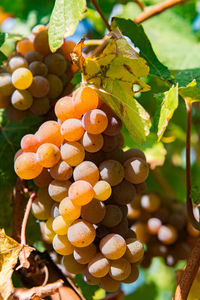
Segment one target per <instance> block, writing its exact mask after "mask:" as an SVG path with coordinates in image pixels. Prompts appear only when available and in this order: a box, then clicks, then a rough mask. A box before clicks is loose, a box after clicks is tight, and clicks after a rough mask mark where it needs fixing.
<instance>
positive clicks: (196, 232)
mask: <svg viewBox="0 0 200 300" xmlns="http://www.w3.org/2000/svg"><path fill="white" fill-rule="evenodd" d="M187 232H188V233H189V235H191V236H193V237H197V236H199V230H197V229H195V228H194V227H193V226H192V224H191V223H189V222H188V223H187Z"/></svg>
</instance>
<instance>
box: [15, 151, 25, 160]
mask: <svg viewBox="0 0 200 300" xmlns="http://www.w3.org/2000/svg"><path fill="white" fill-rule="evenodd" d="M22 153H23V150H22V149H19V150H18V151H17V152H16V153H15V156H14V162H15V161H16V159H17V158H18V157H19V156H20V155H21V154H22Z"/></svg>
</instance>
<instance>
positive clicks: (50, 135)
mask: <svg viewBox="0 0 200 300" xmlns="http://www.w3.org/2000/svg"><path fill="white" fill-rule="evenodd" d="M55 114H56V116H57V118H58V122H56V121H47V122H45V123H43V124H42V125H41V126H40V128H39V129H38V131H37V132H36V133H35V134H34V135H30V134H29V135H26V136H24V137H23V138H22V140H21V149H20V150H19V151H18V152H17V154H16V157H15V171H16V173H17V175H18V176H19V177H21V178H23V179H34V183H35V185H36V186H38V187H39V189H38V195H37V198H36V200H35V201H34V202H33V205H32V212H33V214H34V216H35V217H36V218H37V219H39V220H42V221H46V223H45V226H44V229H43V237H44V239H45V241H47V242H49V243H52V244H53V248H54V250H55V251H56V252H57V253H58V254H60V255H63V260H62V263H63V265H64V266H65V269H66V270H67V271H68V272H69V273H72V274H77V273H82V274H83V278H84V280H85V281H86V282H88V283H89V284H98V285H99V286H100V287H102V288H104V289H105V290H107V291H110V292H112V291H115V290H117V289H118V288H119V286H120V282H121V281H122V282H125V283H131V282H133V281H135V280H136V279H137V277H138V268H137V264H138V263H140V261H141V260H142V258H143V254H144V248H143V244H142V243H141V242H140V241H139V240H137V239H136V235H135V233H134V232H133V231H132V230H131V229H130V228H129V226H128V220H127V204H128V203H130V202H131V201H132V200H133V199H134V198H135V197H136V195H137V194H138V193H140V192H144V190H145V180H146V178H147V176H148V172H149V169H148V164H147V163H146V159H145V156H144V153H143V152H142V151H140V150H138V149H130V150H128V151H126V152H124V151H123V150H122V147H123V136H122V134H121V133H120V131H121V127H122V124H121V121H120V119H119V118H118V117H117V116H116V115H115V114H114V113H113V111H112V110H111V109H110V108H109V107H108V106H107V105H106V104H105V103H103V102H102V101H101V99H100V98H99V97H98V95H97V93H96V92H95V90H94V89H92V88H91V87H88V86H84V85H82V86H81V87H80V88H79V89H78V90H76V91H75V92H74V94H73V97H69V96H65V97H63V98H61V99H59V100H58V102H57V103H56V105H55Z"/></svg>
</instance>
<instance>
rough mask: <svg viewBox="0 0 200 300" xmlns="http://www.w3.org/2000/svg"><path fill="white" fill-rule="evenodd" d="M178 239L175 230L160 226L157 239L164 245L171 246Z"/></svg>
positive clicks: (167, 226)
mask: <svg viewBox="0 0 200 300" xmlns="http://www.w3.org/2000/svg"><path fill="white" fill-rule="evenodd" d="M177 238H178V234H177V231H176V229H175V228H174V227H173V226H171V225H162V226H161V227H160V229H159V231H158V239H159V241H161V242H163V243H164V244H166V245H171V244H173V243H174V242H175V241H176V240H177Z"/></svg>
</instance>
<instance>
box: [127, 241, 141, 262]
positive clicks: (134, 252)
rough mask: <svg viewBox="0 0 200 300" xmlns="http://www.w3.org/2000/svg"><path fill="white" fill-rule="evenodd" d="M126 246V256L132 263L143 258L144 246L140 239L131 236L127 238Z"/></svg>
mask: <svg viewBox="0 0 200 300" xmlns="http://www.w3.org/2000/svg"><path fill="white" fill-rule="evenodd" d="M126 246H127V248H126V253H125V257H126V259H127V260H128V261H129V262H130V263H137V262H139V261H140V260H141V259H142V258H143V255H144V246H143V244H142V243H141V242H140V241H138V240H137V239H135V238H129V239H127V240H126Z"/></svg>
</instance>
